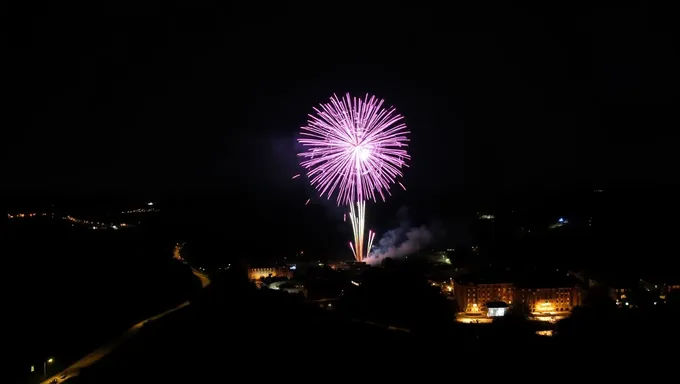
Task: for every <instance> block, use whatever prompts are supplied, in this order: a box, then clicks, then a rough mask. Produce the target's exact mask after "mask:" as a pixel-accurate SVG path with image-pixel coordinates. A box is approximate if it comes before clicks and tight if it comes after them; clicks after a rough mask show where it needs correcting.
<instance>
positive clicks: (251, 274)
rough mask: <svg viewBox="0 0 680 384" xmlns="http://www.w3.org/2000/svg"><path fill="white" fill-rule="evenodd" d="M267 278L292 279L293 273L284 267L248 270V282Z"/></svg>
mask: <svg viewBox="0 0 680 384" xmlns="http://www.w3.org/2000/svg"><path fill="white" fill-rule="evenodd" d="M267 277H285V278H288V279H291V278H292V277H293V271H291V270H289V269H287V268H285V267H272V268H248V279H249V280H260V279H263V278H267Z"/></svg>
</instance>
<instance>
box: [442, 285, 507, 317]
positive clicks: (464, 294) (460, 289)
mask: <svg viewBox="0 0 680 384" xmlns="http://www.w3.org/2000/svg"><path fill="white" fill-rule="evenodd" d="M453 291H454V292H453V295H454V297H455V298H456V301H457V302H458V306H459V308H460V310H461V311H463V312H486V311H487V308H486V303H488V302H501V301H502V302H504V303H507V304H512V300H513V297H514V291H515V288H514V286H513V285H512V284H511V283H488V284H487V283H481V284H474V283H472V282H467V283H457V284H455V286H454V288H453Z"/></svg>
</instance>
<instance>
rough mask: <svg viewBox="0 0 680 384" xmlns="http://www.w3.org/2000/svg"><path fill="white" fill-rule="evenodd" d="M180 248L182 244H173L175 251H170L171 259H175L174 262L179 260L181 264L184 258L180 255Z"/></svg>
mask: <svg viewBox="0 0 680 384" xmlns="http://www.w3.org/2000/svg"><path fill="white" fill-rule="evenodd" d="M182 247H183V244H180V243H177V244H175V249H174V250H173V251H172V258H173V259H175V260H179V261H181V262H184V258H183V257H182V255H181V254H180V251H181V250H182Z"/></svg>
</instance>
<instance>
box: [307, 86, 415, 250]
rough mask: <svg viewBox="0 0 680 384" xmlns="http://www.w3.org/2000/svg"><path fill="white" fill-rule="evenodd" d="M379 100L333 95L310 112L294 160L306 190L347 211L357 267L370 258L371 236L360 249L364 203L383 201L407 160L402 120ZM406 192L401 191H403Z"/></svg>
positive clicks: (362, 235)
mask: <svg viewBox="0 0 680 384" xmlns="http://www.w3.org/2000/svg"><path fill="white" fill-rule="evenodd" d="M383 103H384V100H380V99H377V98H376V97H375V96H369V95H366V97H364V98H363V99H361V98H357V97H351V96H350V95H349V94H347V95H346V96H345V97H344V98H338V97H337V96H335V95H333V97H331V99H330V102H329V103H326V104H321V105H320V106H319V108H314V111H315V112H316V114H314V115H309V120H308V122H307V125H306V126H304V127H302V131H301V133H300V135H301V137H300V139H298V142H299V143H300V144H302V145H303V146H304V147H305V148H306V150H305V151H304V152H302V153H300V154H298V156H300V157H301V158H302V161H301V163H300V164H301V165H302V166H303V167H304V168H305V169H306V170H307V177H308V178H309V180H310V183H311V185H312V186H313V187H314V188H315V189H317V190H318V191H319V193H320V195H321V196H323V197H326V198H328V199H331V198H332V197H333V195H336V201H337V203H338V205H349V207H350V220H351V222H352V229H353V231H354V244H352V243H350V248H351V249H352V252H353V253H354V257H355V258H356V259H357V260H358V261H362V260H363V259H364V257H365V256H366V255H367V254H368V252H370V249H371V245H372V240H373V238H374V237H375V233H374V232H373V231H369V234H368V239H367V240H368V244H367V248H364V231H365V228H364V226H365V219H366V205H365V202H366V200H373V201H376V200H377V198H378V197H380V198H381V199H382V200H385V199H386V197H387V196H388V195H390V194H391V193H390V188H391V187H392V185H394V184H395V183H399V184H400V185H401V187H402V188H404V186H403V184H402V183H401V182H398V181H397V180H398V179H399V178H400V177H402V176H403V174H402V171H401V170H402V168H403V167H406V166H407V164H406V161H407V160H408V159H410V156H409V155H408V152H407V151H406V148H407V147H408V141H409V139H408V134H409V132H408V131H407V128H406V124H405V123H404V121H403V120H404V118H403V117H402V116H401V115H399V114H398V113H397V112H396V110H395V109H394V108H393V107H389V108H384V107H383ZM404 189H405V188H404Z"/></svg>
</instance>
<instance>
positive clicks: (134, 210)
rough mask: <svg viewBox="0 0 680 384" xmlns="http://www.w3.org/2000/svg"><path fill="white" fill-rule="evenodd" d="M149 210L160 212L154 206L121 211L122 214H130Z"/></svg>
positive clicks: (148, 211) (149, 211)
mask: <svg viewBox="0 0 680 384" xmlns="http://www.w3.org/2000/svg"><path fill="white" fill-rule="evenodd" d="M151 212H160V210H159V209H156V208H138V209H132V210H129V211H123V212H121V213H122V214H123V215H130V214H133V213H151Z"/></svg>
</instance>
